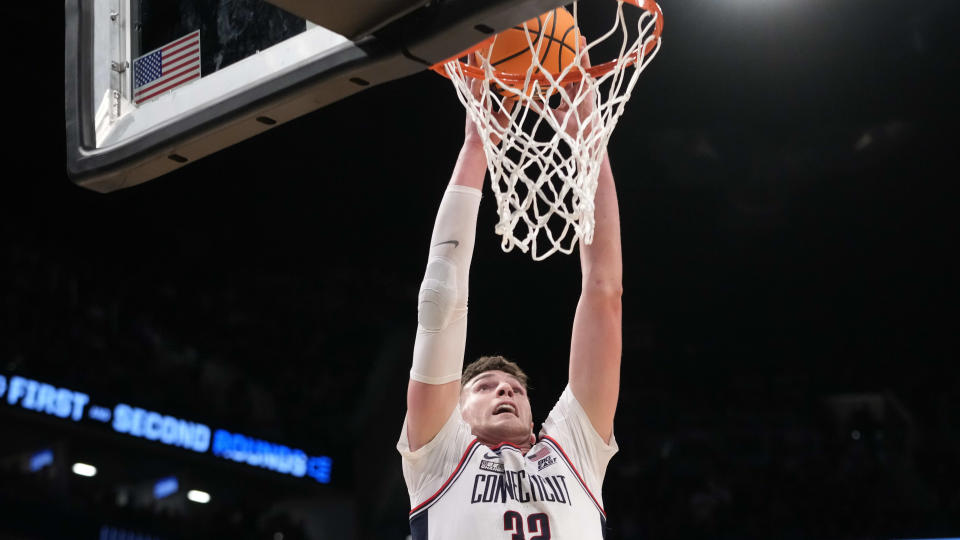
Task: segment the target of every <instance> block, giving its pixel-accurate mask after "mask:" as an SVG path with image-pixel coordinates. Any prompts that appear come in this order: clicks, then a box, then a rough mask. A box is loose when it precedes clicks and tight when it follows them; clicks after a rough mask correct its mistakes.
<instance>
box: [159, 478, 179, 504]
mask: <svg viewBox="0 0 960 540" xmlns="http://www.w3.org/2000/svg"><path fill="white" fill-rule="evenodd" d="M179 489H180V483H179V482H177V477H176V476H169V477H167V478H162V479H160V480H157V482H156V483H155V484H154V485H153V498H154V499H163V498H164V497H168V496H170V495H173V494H174V493H176V492H177V490H179Z"/></svg>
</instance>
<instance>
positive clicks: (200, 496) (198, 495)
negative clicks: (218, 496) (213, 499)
mask: <svg viewBox="0 0 960 540" xmlns="http://www.w3.org/2000/svg"><path fill="white" fill-rule="evenodd" d="M187 498H188V499H190V500H191V501H193V502H195V503H200V504H207V503H208V502H210V494H209V493H207V492H206V491H200V490H199V489H191V490H190V491H188V492H187Z"/></svg>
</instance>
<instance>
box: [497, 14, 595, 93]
mask: <svg viewBox="0 0 960 540" xmlns="http://www.w3.org/2000/svg"><path fill="white" fill-rule="evenodd" d="M525 24H526V29H525V28H524V25H522V24H521V25H517V26H514V27H513V28H509V29H507V30H504V31H503V32H501V33H500V34H497V39H496V40H495V41H494V42H493V45H492V46H491V49H490V64H491V65H492V66H493V67H494V69H496V70H497V71H505V72H507V73H517V74H521V75H522V74H525V73H526V72H527V69H529V68H530V64H531V63H532V61H533V55H534V54H538V57H539V61H540V62H539V63H540V67H539V68H536V69H535V70H534V74H537V73H539V72H540V71H541V70H546V71H548V72H550V73H554V74H556V73H559V72H560V71H562V70H563V69H564V68H566V67H567V66H568V65H570V63H571V62H573V61H574V60H575V59H576V55H577V49H578V46H579V43H580V32H579V31H578V30H577V24H576V21H575V20H574V18H573V15H572V14H571V13H570V12H569V11H567V10H566V9H564V8H562V7H560V8H556V9H553V10H551V11H548V12H546V13H544V14H542V15H540V16H539V17H535V18H533V19H530V20H529V21H527V22H526V23H525ZM528 35H529V37H528ZM531 45H532V46H531ZM503 93H505V92H503V91H501V94H503Z"/></svg>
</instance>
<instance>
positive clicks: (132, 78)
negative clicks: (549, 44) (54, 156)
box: [64, 0, 564, 192]
mask: <svg viewBox="0 0 960 540" xmlns="http://www.w3.org/2000/svg"><path fill="white" fill-rule="evenodd" d="M563 4H564V2H562V1H560V0H433V1H429V0H351V2H342V1H338V2H334V1H332V0H271V2H269V3H268V2H266V1H264V0H229V1H228V0H182V1H179V2H170V1H169V0H66V1H65V50H64V70H65V73H64V88H65V90H64V94H65V96H64V97H65V117H66V118H65V119H66V131H67V137H66V138H67V173H68V175H69V176H70V178H71V179H72V180H73V181H74V182H75V183H77V184H79V185H81V186H84V187H87V188H90V189H93V190H96V191H101V192H109V191H113V190H117V189H121V188H124V187H129V186H133V185H136V184H139V183H142V182H145V181H148V180H151V179H154V178H157V177H159V176H161V175H163V174H166V173H168V172H170V171H173V170H175V169H177V168H179V167H182V166H185V165H187V164H189V163H191V162H193V161H196V160H198V159H200V158H202V157H204V156H207V155H210V154H212V153H214V152H216V151H218V150H221V149H223V148H226V147H228V146H231V145H233V144H236V143H238V142H240V141H243V140H245V139H248V138H250V137H253V136H254V135H257V134H259V133H262V132H264V131H266V130H269V129H273V128H275V127H277V126H279V125H281V124H283V123H284V122H288V121H290V120H292V119H294V118H297V117H299V116H302V115H304V114H306V113H309V112H311V111H313V110H316V109H318V108H320V107H323V106H325V105H328V104H330V103H333V102H335V101H338V100H340V99H343V98H345V97H348V96H350V95H352V94H354V93H356V92H359V91H361V90H363V89H365V88H369V87H371V86H374V85H377V84H382V83H384V82H388V81H391V80H395V79H398V78H402V77H406V76H408V75H412V74H414V73H419V72H421V71H424V70H427V69H428V68H429V67H430V66H431V65H433V64H435V63H437V62H440V61H442V60H445V59H447V58H449V57H451V56H454V55H456V54H457V53H459V52H460V51H463V50H465V49H467V48H469V47H471V46H472V45H474V44H476V43H478V42H480V41H482V40H484V39H486V38H487V37H489V35H490V34H492V33H495V32H498V31H500V30H503V29H505V28H508V27H509V26H511V25H513V24H516V23H518V22H520V21H524V20H527V19H529V18H531V17H533V16H535V15H537V14H539V13H542V12H544V11H547V10H549V9H552V8H554V7H557V6H560V5H563Z"/></svg>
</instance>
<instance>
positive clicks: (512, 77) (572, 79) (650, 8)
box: [430, 0, 663, 85]
mask: <svg viewBox="0 0 960 540" xmlns="http://www.w3.org/2000/svg"><path fill="white" fill-rule="evenodd" d="M623 3H624V4H630V5H632V6H636V7H638V8H640V9H642V10H644V11H647V12H650V13H653V14H654V16H655V17H656V21H655V23H654V29H653V35H652V37H653V39H651V40H649V41H648V43H647V44H646V45H645V46H644V49H643V53H642V54H643V56H646V55H648V54H650V53H651V52H652V51H653V50H654V49H656V47H657V45H658V44H659V43H660V36H661V34H662V33H663V11H662V10H661V9H660V5H659V4H657V2H656V1H655V0H623ZM641 3H642V5H641ZM495 39H497V36H490V37H489V38H487V39H485V40H483V41H481V42H480V43H477V44H476V45H474V46H473V47H470V48H469V49H467V50H465V51H463V52H461V53H459V54H457V55H456V56H452V57H450V58H447V59H446V60H444V61H442V62H438V63H436V64H434V65H433V66H431V67H430V69H431V70H433V71H434V72H436V73H438V74H440V75H442V76H444V77H446V78H448V79H449V78H450V77H449V75H447V71H446V69H445V68H444V66H445V65H446V64H448V63H450V62H453V61H459V62H460V69H461V70H462V71H463V74H464V75H466V76H468V77H471V78H473V79H477V80H481V81H482V80H485V79H486V77H487V75H486V72H485V71H484V70H483V69H482V68H479V67H477V66H471V65H469V64H467V63H465V62H463V61H462V60H459V59H460V58H463V57H465V56H468V55H470V54H472V53H474V52H476V51H478V50H480V49H482V48H484V47H488V46H490V45H491V44H493V41H494V40H495ZM636 60H637V59H636V56H634V55H630V56H628V57H626V58H624V59H623V60H622V62H621V61H620V60H611V61H609V62H604V63H602V64H598V65H596V66H592V67H589V68H586V69H585V70H580V69H574V70H570V72H569V73H567V75H566V76H564V77H563V78H562V79H561V78H560V75H561V73H550V75H549V78H548V75H546V74H544V73H536V74H532V75H530V82H534V81H537V82H539V83H541V84H544V83H548V82H549V81H550V80H554V81H557V84H559V85H567V84H574V83H578V82H580V81H581V80H583V72H584V71H586V72H587V74H589V75H590V77H591V78H594V79H596V78H599V77H602V76H603V75H606V74H607V73H609V72H610V71H613V69H615V68H617V67H621V66H622V68H626V67H629V66H631V65H632V64H634V63H635V62H636ZM493 77H494V78H496V79H499V80H500V81H502V82H504V83H507V84H515V85H522V84H523V83H524V82H525V81H526V80H527V74H526V73H511V72H508V71H497V70H494V71H493ZM558 79H559V80H558Z"/></svg>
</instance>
